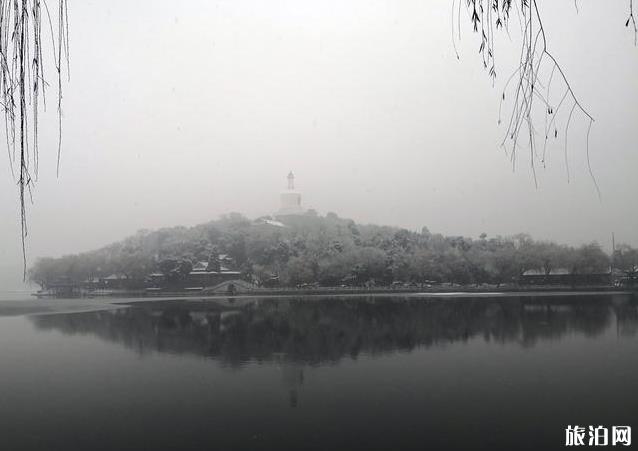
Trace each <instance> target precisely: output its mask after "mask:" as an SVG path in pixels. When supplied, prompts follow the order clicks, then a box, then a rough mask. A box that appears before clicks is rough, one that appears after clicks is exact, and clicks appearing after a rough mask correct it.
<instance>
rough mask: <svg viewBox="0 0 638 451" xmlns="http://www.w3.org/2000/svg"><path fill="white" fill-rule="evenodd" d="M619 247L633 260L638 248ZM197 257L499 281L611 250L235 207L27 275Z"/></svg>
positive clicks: (337, 276)
mask: <svg viewBox="0 0 638 451" xmlns="http://www.w3.org/2000/svg"><path fill="white" fill-rule="evenodd" d="M620 249H622V250H623V252H624V254H623V255H625V256H627V259H628V263H627V265H633V266H632V267H633V268H635V267H636V265H638V258H637V255H638V252H637V251H636V250H635V249H631V248H629V247H628V246H621V247H620ZM619 255H620V254H619ZM220 256H223V259H221V260H220ZM222 260H223V261H222ZM220 261H221V265H225V266H226V267H220ZM201 264H204V270H205V271H209V272H210V271H212V270H217V271H223V270H227V271H231V270H232V271H235V272H236V273H237V274H241V276H240V277H241V278H243V279H244V280H248V281H251V282H253V283H256V284H258V285H267V284H278V285H281V286H299V285H302V284H319V285H322V286H340V285H358V286H362V285H368V286H370V285H390V284H392V283H399V282H401V283H418V284H424V283H438V282H454V283H459V284H470V283H476V284H480V283H495V284H501V283H508V282H512V281H513V280H515V279H516V278H517V277H518V276H520V275H521V274H523V273H524V272H525V271H529V270H535V271H538V272H540V273H544V274H549V273H550V272H551V271H553V270H556V269H558V268H562V269H563V270H564V271H568V272H569V273H596V272H599V273H600V272H605V271H608V270H609V264H610V256H608V255H607V254H605V252H604V251H603V250H602V249H601V247H600V246H599V245H598V244H596V243H590V244H586V245H583V246H581V247H578V248H574V247H570V246H566V245H560V244H556V243H553V242H547V241H535V240H534V239H532V238H531V237H530V236H529V235H526V234H518V235H514V236H511V237H500V236H496V237H487V236H486V235H485V234H483V235H481V237H480V238H478V239H472V238H467V237H461V236H444V235H442V234H438V233H431V232H430V231H429V230H428V229H427V228H425V227H424V228H423V229H422V230H421V231H420V232H416V231H409V230H406V229H402V228H398V227H389V226H379V225H369V224H368V225H364V224H357V223H355V222H354V221H353V220H351V219H346V218H340V217H338V216H337V215H336V214H334V213H328V214H327V215H325V216H319V215H317V214H316V213H315V212H314V211H309V212H307V213H305V214H303V215H291V216H283V217H278V218H272V217H261V218H257V219H254V220H251V219H248V218H246V217H244V216H242V215H240V214H237V213H231V214H228V215H225V216H222V217H221V218H219V219H217V220H214V221H210V222H207V223H205V224H200V225H197V226H194V227H181V226H180V227H172V228H163V229H159V230H155V231H149V230H141V231H139V232H137V233H136V234H135V235H133V236H130V237H128V238H125V239H123V240H121V241H118V242H116V243H113V244H110V245H108V246H105V247H103V248H100V249H97V250H94V251H90V252H84V253H80V254H74V255H66V256H63V257H60V258H43V259H40V260H38V261H37V262H36V263H35V264H34V265H33V267H32V268H31V269H30V271H29V277H30V279H31V280H32V281H34V282H37V283H39V284H40V285H42V286H47V284H51V283H52V282H53V281H55V280H59V279H62V278H64V279H65V280H70V281H74V282H77V283H80V282H83V281H86V280H93V279H96V278H105V277H109V276H111V277H113V275H116V276H117V277H118V278H121V279H125V280H129V281H137V283H138V285H139V284H141V281H144V280H146V281H147V283H148V278H149V276H150V275H152V274H154V275H155V276H157V275H158V274H159V275H163V276H164V277H165V278H166V280H173V281H178V280H179V279H180V277H184V275H185V274H188V273H190V272H191V271H193V268H195V267H196V266H197V265H201ZM213 266H215V269H212V268H213Z"/></svg>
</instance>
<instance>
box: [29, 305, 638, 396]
mask: <svg viewBox="0 0 638 451" xmlns="http://www.w3.org/2000/svg"><path fill="white" fill-rule="evenodd" d="M31 321H33V323H34V324H35V326H36V327H37V328H38V329H40V330H50V329H53V330H58V331H62V332H63V333H65V334H92V335H95V336H97V337H100V338H101V339H103V340H106V341H109V342H115V343H119V344H121V345H124V346H126V347H127V348H130V349H134V350H135V351H137V352H139V353H141V354H144V353H147V352H149V351H158V352H168V353H177V354H192V355H199V356H205V357H210V358H214V359H216V360H218V361H220V362H222V363H223V364H227V365H230V366H234V367H237V366H241V365H242V364H243V363H245V362H249V361H256V362H262V361H269V362H275V363H280V364H284V363H286V364H290V363H295V364H303V365H307V364H310V365H316V364H326V363H328V364H329V363H335V362H338V361H340V360H341V359H344V358H351V359H357V358H358V357H359V356H360V355H362V354H363V355H366V356H376V355H380V354H386V353H392V352H397V351H411V350H413V349H415V348H416V347H425V348H428V347H432V346H444V345H446V344H450V343H455V342H467V341H469V340H484V341H487V342H494V343H515V344H518V345H520V346H523V347H532V346H535V345H536V344H537V343H539V342H542V341H544V340H560V339H562V338H563V337H564V336H566V335H571V334H577V335H582V336H585V337H596V336H599V335H601V334H603V333H604V332H605V331H608V330H609V331H610V332H611V331H613V332H615V333H616V334H618V336H619V337H623V336H635V335H636V333H637V331H638V303H637V302H636V300H635V299H632V298H631V297H626V296H587V297H564V298H556V297H554V298H552V297H547V298H543V297H519V298H508V299H505V298H498V299H485V298H483V299H445V300H424V299H417V298H400V297H388V298H379V297H367V298H366V297H361V298H335V297H333V298H324V299H303V298H291V299H255V300H251V301H246V300H244V301H241V302H237V303H235V302H234V301H233V302H229V300H223V301H158V302H145V303H139V304H135V305H134V306H132V307H130V308H123V309H119V310H111V311H98V312H86V313H75V314H58V315H43V316H34V317H32V319H31ZM285 371H286V374H285V375H284V379H285V380H286V381H287V382H286V383H287V384H288V385H289V386H290V393H291V394H290V398H291V404H296V402H297V389H298V387H299V386H300V385H301V384H302V383H303V372H302V370H301V366H292V367H290V368H288V369H286V370H285Z"/></svg>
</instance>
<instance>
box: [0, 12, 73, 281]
mask: <svg viewBox="0 0 638 451" xmlns="http://www.w3.org/2000/svg"><path fill="white" fill-rule="evenodd" d="M42 5H44V8H45V10H46V13H47V17H48V19H49V25H50V34H51V40H52V51H53V53H54V55H53V56H54V62H55V67H56V71H57V77H58V123H59V127H58V132H59V135H60V137H59V138H58V155H59V153H60V150H61V134H62V118H61V114H62V103H61V102H62V81H61V77H62V71H61V67H62V65H61V60H62V57H63V55H64V57H66V59H67V63H68V31H69V30H68V23H67V17H68V13H67V0H58V11H57V13H58V14H57V15H58V17H57V27H58V30H57V35H56V34H55V33H54V27H53V22H52V21H51V15H50V13H49V11H48V6H47V3H46V1H45V0H0V104H1V105H2V110H3V112H4V119H5V134H6V140H7V151H8V155H9V166H10V167H11V171H12V174H13V177H14V178H17V185H18V191H19V199H20V226H21V237H22V256H23V272H24V275H25V277H26V237H27V234H28V227H27V203H28V202H29V201H32V197H31V195H32V189H33V187H34V184H35V180H36V179H37V174H38V162H39V158H38V155H39V150H40V148H39V143H38V133H39V128H38V122H39V112H40V102H39V99H40V96H42V99H43V102H42V105H43V106H44V107H46V103H45V98H46V97H45V87H46V82H45V77H44V68H43V66H44V58H43V50H42V48H43V45H42V44H43V42H42ZM67 70H68V65H67ZM16 153H17V154H18V155H19V158H17V155H16ZM16 166H17V168H15V167H16Z"/></svg>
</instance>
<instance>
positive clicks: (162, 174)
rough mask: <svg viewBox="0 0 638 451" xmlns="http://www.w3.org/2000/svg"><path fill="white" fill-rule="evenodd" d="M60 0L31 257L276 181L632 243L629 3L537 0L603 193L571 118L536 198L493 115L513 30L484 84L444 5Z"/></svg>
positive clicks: (372, 218)
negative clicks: (581, 111)
mask: <svg viewBox="0 0 638 451" xmlns="http://www.w3.org/2000/svg"><path fill="white" fill-rule="evenodd" d="M69 3H70V5H69V22H70V28H71V29H70V34H71V36H70V41H71V44H70V47H71V81H70V83H67V84H65V94H64V100H63V102H64V103H63V108H64V133H63V141H64V144H63V150H62V159H61V173H60V177H59V178H56V171H55V152H56V139H57V138H56V125H57V124H56V122H55V120H56V119H55V115H54V111H49V112H48V113H47V114H45V115H43V116H42V119H41V125H40V127H41V155H40V173H39V180H38V184H37V186H36V190H35V192H34V204H33V205H32V206H30V207H29V225H30V235H29V238H28V257H29V260H31V261H33V260H34V259H35V258H37V257H39V256H49V255H50V256H58V255H61V254H65V253H72V252H78V251H84V250H89V249H93V248H96V247H100V246H103V245H105V244H108V243H110V242H113V241H116V240H119V239H121V238H123V237H125V236H127V235H129V234H132V233H134V232H135V231H136V230H138V229H141V228H149V229H154V228H158V227H164V226H174V225H195V224H198V223H201V222H205V221H208V220H211V219H214V218H216V217H218V216H219V215H220V214H223V213H226V212H230V211H238V212H241V213H244V214H246V215H248V216H250V217H255V216H259V215H263V214H269V213H272V212H273V211H275V210H276V209H277V208H278V207H279V204H278V203H279V198H278V195H279V192H280V191H281V190H282V189H283V188H284V187H285V183H286V180H285V177H286V175H287V173H288V171H290V170H293V171H294V172H295V174H296V176H297V187H298V189H299V190H300V191H301V192H302V194H303V203H304V206H305V207H308V208H314V209H316V210H317V211H319V212H320V213H322V214H325V213H326V212H329V211H334V212H336V213H337V214H339V215H340V216H344V217H351V218H353V219H355V220H356V221H360V222H364V223H378V224H389V225H397V226H402V227H407V228H410V229H419V230H420V229H421V227H423V226H427V227H428V228H429V229H430V230H431V231H433V232H441V233H445V234H454V235H467V236H478V235H479V234H480V233H482V232H486V233H487V234H488V235H490V236H493V235H497V234H500V235H510V234H514V233H518V232H529V233H531V234H532V235H533V236H534V237H536V238H539V239H552V240H556V241H559V242H565V243H569V244H580V243H583V242H589V241H593V240H597V241H599V242H601V243H602V244H603V245H604V246H606V247H609V246H610V241H611V233H612V232H615V233H616V239H617V241H624V242H629V243H631V244H633V245H638V209H637V208H636V195H637V193H638V177H637V170H638V149H637V143H638V126H637V124H638V48H636V47H634V45H633V34H632V33H631V32H630V31H629V30H628V29H627V28H625V27H624V21H625V19H626V16H627V14H628V5H627V4H626V3H627V2H626V1H617V2H607V1H602V0H599V1H596V2H591V1H590V2H580V12H579V13H576V11H575V9H574V4H573V2H571V1H567V0H565V1H560V2H555V1H549V0H547V1H545V0H540V1H539V4H540V6H541V13H542V15H543V17H544V22H545V27H546V33H547V36H548V39H549V41H550V42H549V44H550V48H551V50H552V51H553V53H554V55H555V56H556V57H557V59H558V60H559V61H560V62H561V64H562V66H563V69H564V71H565V72H566V74H567V76H568V77H569V80H570V82H571V84H572V87H573V88H574V91H575V92H576V93H577V95H578V96H579V100H580V101H581V103H582V104H583V105H585V106H586V107H587V108H588V110H589V111H590V112H591V114H592V115H593V116H594V117H595V119H596V122H595V124H594V127H593V128H592V131H591V136H590V139H591V141H590V152H591V165H592V168H593V170H594V173H595V175H596V177H597V179H598V183H599V185H600V188H601V191H602V201H600V200H599V199H598V196H597V194H596V191H595V188H594V185H593V183H592V180H591V177H590V176H589V175H588V172H587V166H586V158H585V150H584V138H583V137H584V131H585V130H586V127H585V126H586V123H585V122H584V121H583V120H582V119H583V118H582V117H575V118H574V126H573V127H574V128H573V136H574V138H573V146H574V148H573V149H570V152H569V154H568V158H569V166H570V172H571V178H570V182H569V183H568V182H567V177H566V167H565V163H564V159H563V158H564V156H563V149H562V148H561V147H560V146H559V147H556V148H554V149H552V153H550V156H549V158H548V167H547V168H546V169H544V170H543V169H541V170H539V174H538V178H539V187H538V188H535V186H534V182H533V180H532V177H531V172H530V168H529V163H528V158H523V157H521V158H520V159H519V161H518V164H517V168H516V170H515V171H512V165H511V163H510V161H509V159H508V158H507V157H506V156H505V155H504V153H503V150H502V149H501V148H500V147H499V144H500V141H501V139H502V136H503V133H504V130H503V128H502V127H501V128H499V127H498V125H497V119H498V106H499V98H500V89H501V88H502V86H503V82H504V78H505V77H504V74H506V73H509V72H510V71H511V70H513V68H514V62H515V57H516V54H517V53H516V52H517V50H518V47H517V44H516V39H517V36H516V35H517V33H516V31H515V30H512V39H513V42H510V41H508V40H507V39H503V40H502V41H501V45H500V46H499V48H498V49H497V50H498V51H499V52H500V53H498V54H497V64H498V67H497V69H499V76H498V78H497V80H496V86H495V87H492V84H491V82H490V80H489V78H488V76H487V74H486V73H485V71H484V70H483V68H482V65H481V62H480V59H479V57H478V54H477V48H478V44H479V42H478V40H477V36H475V35H472V34H471V33H470V32H469V28H468V27H469V23H468V20H467V18H466V16H465V15H464V16H463V17H462V22H461V23H462V25H463V27H464V29H463V30H462V36H461V38H462V40H461V42H460V43H458V44H457V47H458V49H459V54H460V56H461V59H460V60H457V59H456V56H455V54H454V49H453V47H452V39H451V34H452V28H451V27H452V20H451V18H452V16H451V11H452V8H451V0H436V1H435V0H432V1H427V2H423V1H420V0H418V1H417V0H414V1H408V0H401V1H397V0H395V1H377V0H349V1H342V0H322V1H316V0H313V1H311V0H269V1H244V0H232V1H231V0H227V1H217V2H215V1H210V0H206V1H193V0H190V1H188V2H183V3H179V4H178V3H176V2H174V1H170V2H169V1H159V0H153V1H146V2H143V1H135V2H131V1H126V0H110V1H106V2H105V1H89V0H82V1H70V2H69ZM48 73H49V75H51V74H52V71H51V70H50V68H49V72H48ZM50 81H51V80H50ZM570 139H572V138H571V135H570ZM3 153H4V152H3ZM0 155H2V154H0ZM0 168H1V170H2V173H3V174H4V175H3V176H2V177H0V218H1V219H0V272H2V273H3V276H2V277H4V281H5V282H4V283H5V286H8V285H10V282H7V280H15V279H16V277H17V275H18V272H19V271H17V270H16V268H17V267H18V266H19V265H20V263H21V256H20V245H19V238H20V229H19V215H18V212H19V210H18V203H17V189H16V186H15V181H14V180H13V179H12V178H11V175H10V171H9V168H8V163H7V158H6V156H4V157H0ZM2 277H0V282H1V281H2V280H3V279H2Z"/></svg>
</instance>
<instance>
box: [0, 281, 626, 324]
mask: <svg viewBox="0 0 638 451" xmlns="http://www.w3.org/2000/svg"><path fill="white" fill-rule="evenodd" d="M455 288H456V287H455ZM636 293H637V292H636V291H629V290H618V289H612V287H608V289H600V287H597V288H595V287H592V288H591V289H582V288H581V289H569V290H568V289H556V288H554V289H549V288H548V289H542V290H538V289H534V290H529V289H526V290H523V289H519V290H498V291H492V290H480V291H479V290H472V291H469V290H464V291H459V290H458V288H457V290H456V291H453V290H445V291H443V290H436V291H435V290H431V291H423V290H409V291H408V290H332V291H319V292H317V290H315V292H308V290H299V289H290V290H277V291H276V292H274V290H273V291H270V290H269V291H261V290H260V291H259V292H255V291H253V292H250V293H236V294H234V295H227V294H214V295H213V294H203V293H172V294H169V293H166V294H165V295H162V296H158V295H154V296H139V295H138V296H134V295H130V296H124V295H122V294H119V295H113V296H97V297H93V298H91V297H79V298H41V299H37V298H35V297H30V298H27V299H21V300H19V299H16V300H0V318H2V317H15V316H25V315H47V314H57V313H80V312H89V311H103V310H112V309H120V308H128V307H130V306H132V305H134V304H140V303H145V302H165V301H186V302H188V301H204V302H206V301H209V302H214V303H217V304H219V305H220V306H222V307H226V308H239V307H242V306H243V305H245V304H248V303H250V302H253V301H254V300H256V299H272V298H287V299H288V298H295V297H300V296H303V297H306V298H310V299H308V300H309V301H312V300H315V299H316V298H322V297H326V296H334V297H342V298H343V297H364V296H365V297H399V296H402V297H404V298H411V299H423V300H434V299H439V300H443V299H450V298H463V299H482V298H501V299H506V298H522V297H554V298H559V297H575V296H601V295H602V296H612V295H617V296H635V295H636ZM128 294H133V293H128ZM238 301H239V302H238Z"/></svg>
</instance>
